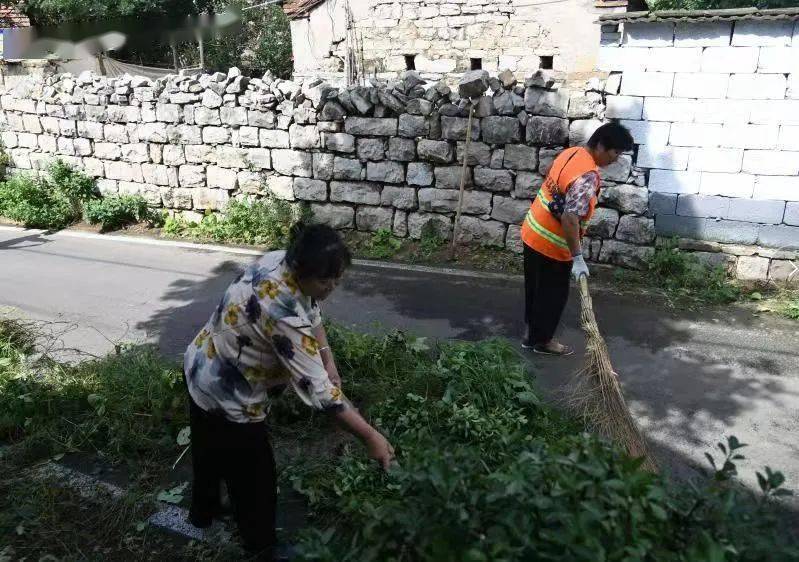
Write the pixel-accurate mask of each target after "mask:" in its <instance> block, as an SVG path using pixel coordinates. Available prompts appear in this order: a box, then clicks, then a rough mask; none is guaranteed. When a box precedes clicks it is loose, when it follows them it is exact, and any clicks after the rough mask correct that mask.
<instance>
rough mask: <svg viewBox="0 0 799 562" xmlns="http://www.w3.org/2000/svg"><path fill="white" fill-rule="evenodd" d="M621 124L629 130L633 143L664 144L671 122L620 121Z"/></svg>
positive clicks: (666, 142)
mask: <svg viewBox="0 0 799 562" xmlns="http://www.w3.org/2000/svg"><path fill="white" fill-rule="evenodd" d="M621 124H622V125H624V126H625V127H627V128H628V129H629V130H630V133H631V134H632V136H633V140H634V141H635V144H646V145H650V146H666V145H667V144H668V142H669V129H670V128H671V123H659V122H649V121H622V122H621Z"/></svg>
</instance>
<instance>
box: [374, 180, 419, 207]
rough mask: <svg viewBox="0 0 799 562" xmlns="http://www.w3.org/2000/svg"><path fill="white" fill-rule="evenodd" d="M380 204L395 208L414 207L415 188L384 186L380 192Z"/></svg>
mask: <svg viewBox="0 0 799 562" xmlns="http://www.w3.org/2000/svg"><path fill="white" fill-rule="evenodd" d="M380 204H381V205H384V206H387V207H394V208H395V209H405V210H410V209H415V208H416V190H415V189H414V188H412V187H396V186H393V185H387V186H384V187H383V192H382V193H381V194H380Z"/></svg>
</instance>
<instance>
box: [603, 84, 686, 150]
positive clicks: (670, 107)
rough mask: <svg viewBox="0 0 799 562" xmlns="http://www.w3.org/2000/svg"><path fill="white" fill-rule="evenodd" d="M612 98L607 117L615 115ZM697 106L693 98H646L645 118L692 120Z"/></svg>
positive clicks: (654, 119)
mask: <svg viewBox="0 0 799 562" xmlns="http://www.w3.org/2000/svg"><path fill="white" fill-rule="evenodd" d="M619 97H622V96H619ZM612 99H613V98H612V97H609V98H608V110H607V111H606V112H605V116H606V117H614V116H613V115H611V114H610V102H611V100H612ZM634 99H638V98H634ZM696 106H697V101H696V100H691V99H681V98H646V99H645V101H644V106H643V118H644V119H645V120H647V121H672V122H679V121H684V122H691V121H693V120H694V113H695V112H696ZM640 118H641V117H640V116H639V117H632V119H640ZM622 119H624V117H622ZM644 144H646V143H644Z"/></svg>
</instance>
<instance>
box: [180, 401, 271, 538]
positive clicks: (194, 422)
mask: <svg viewBox="0 0 799 562" xmlns="http://www.w3.org/2000/svg"><path fill="white" fill-rule="evenodd" d="M189 402H190V409H191V452H192V467H193V470H194V484H193V486H192V493H191V515H190V520H191V522H192V523H193V524H194V525H197V526H199V527H205V526H207V525H209V524H210V523H211V519H212V518H213V517H215V516H218V515H219V512H220V497H219V494H220V484H221V483H222V481H223V480H224V481H225V484H226V486H227V490H228V495H229V496H230V502H231V505H232V507H233V516H234V518H235V520H236V524H237V525H238V528H239V533H240V534H241V538H242V542H243V543H244V547H245V548H247V550H251V551H264V550H266V551H268V550H270V549H271V548H272V547H274V545H275V542H276V539H275V503H276V500H277V481H276V477H275V474H276V473H275V459H274V456H273V454H272V446H271V445H270V443H269V438H268V435H267V430H266V424H265V423H263V422H261V423H235V422H231V421H228V420H227V419H225V418H223V417H222V416H221V415H215V414H209V413H208V412H206V411H205V410H203V409H202V408H200V407H199V406H197V405H196V404H195V403H194V401H193V400H191V398H189Z"/></svg>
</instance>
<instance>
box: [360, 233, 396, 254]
mask: <svg viewBox="0 0 799 562" xmlns="http://www.w3.org/2000/svg"><path fill="white" fill-rule="evenodd" d="M401 249H402V240H400V239H399V238H396V237H395V236H394V235H393V234H392V233H391V231H390V230H388V229H386V228H381V229H380V230H378V231H377V232H375V233H374V234H373V235H372V237H371V238H370V239H369V241H368V242H367V243H366V245H365V247H364V255H365V256H366V257H368V258H372V259H378V260H379V259H387V258H390V257H392V256H394V255H395V254H396V253H397V252H399V251H400V250H401Z"/></svg>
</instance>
